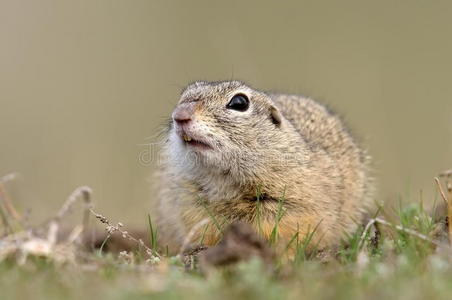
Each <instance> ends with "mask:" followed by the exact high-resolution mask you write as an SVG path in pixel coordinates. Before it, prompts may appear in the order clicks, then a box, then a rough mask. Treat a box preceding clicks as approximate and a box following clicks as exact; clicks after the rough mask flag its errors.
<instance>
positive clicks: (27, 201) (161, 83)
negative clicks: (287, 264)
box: [0, 0, 452, 224]
mask: <svg viewBox="0 0 452 300" xmlns="http://www.w3.org/2000/svg"><path fill="white" fill-rule="evenodd" d="M0 42H1V44H0V175H4V174H7V173H10V172H19V173H20V174H21V177H20V179H19V180H18V181H17V182H14V183H13V184H10V185H9V189H10V191H11V193H12V195H13V197H14V199H15V201H16V203H18V205H19V207H21V208H31V209H32V219H41V218H43V217H44V216H48V215H49V214H51V213H52V212H53V211H55V210H57V209H58V207H59V206H60V204H61V202H62V201H63V200H64V199H65V198H66V196H67V195H68V194H69V193H70V192H71V191H72V190H73V189H74V188H75V187H77V186H79V185H89V186H91V187H92V188H93V189H94V191H95V201H96V205H97V208H98V210H99V211H101V212H102V213H104V214H106V215H108V216H110V217H111V218H112V219H115V220H121V221H126V222H128V224H142V223H144V222H145V216H146V212H147V211H148V210H149V209H150V202H151V201H150V199H151V198H152V195H153V194H152V191H151V189H150V184H149V178H150V174H151V172H152V169H153V166H152V165H151V166H148V165H145V164H143V163H140V160H139V157H140V153H142V151H145V150H146V149H147V148H146V146H143V145H142V144H145V143H149V142H152V141H154V140H155V139H154V138H153V137H154V136H155V134H156V133H157V132H158V131H159V127H160V126H162V124H163V123H164V122H165V119H166V118H167V117H168V116H169V114H170V111H171V109H172V107H173V106H174V104H175V103H176V102H177V100H178V95H179V92H180V90H181V88H182V87H183V86H184V85H186V84H187V83H188V82H191V81H194V80H200V79H204V80H220V79H231V78H234V79H241V80H244V81H246V82H248V83H250V84H251V85H253V86H255V87H256V88H259V89H263V90H272V91H284V92H288V93H301V94H304V95H307V96H311V97H313V98H315V99H317V100H320V101H323V102H326V103H328V104H330V105H331V106H332V107H333V108H335V109H336V111H338V112H339V113H340V114H342V115H343V116H344V117H345V119H346V120H347V122H348V124H349V125H350V126H351V127H352V129H353V131H354V132H355V133H356V134H357V135H358V137H359V138H360V140H361V141H362V144H363V145H365V147H367V148H369V149H370V153H371V154H372V156H373V157H374V167H375V170H376V176H377V178H378V181H379V193H378V199H379V200H384V201H386V202H389V203H390V202H392V201H396V200H398V199H399V198H400V197H402V198H405V199H410V200H412V201H415V200H418V199H419V192H420V191H421V190H422V191H423V194H424V198H425V199H426V201H427V200H430V199H433V198H434V194H435V192H434V186H433V177H434V176H435V175H436V174H438V172H440V171H442V170H444V169H447V168H450V167H452V82H451V79H452V57H451V55H452V2H451V1H414V0H413V1H291V2H288V1H286V2H285V1H280V2H278V1H271V2H263V1H256V2H247V1H159V2H157V1H150V0H149V1H138V0H133V1H125V0H115V1H113V0H109V1H93V0H85V1H81V0H80V1H79V0H77V1H75V0H74V1H49V0H41V1H4V0H0Z"/></svg>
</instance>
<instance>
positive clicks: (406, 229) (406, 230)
mask: <svg viewBox="0 0 452 300" xmlns="http://www.w3.org/2000/svg"><path fill="white" fill-rule="evenodd" d="M374 222H375V223H379V224H382V225H386V226H389V227H392V228H395V229H397V230H398V231H402V232H405V233H408V234H410V235H412V236H415V237H417V238H419V239H421V240H424V241H427V242H429V243H431V244H433V245H435V246H437V247H441V246H442V245H441V244H440V243H438V242H436V241H434V240H432V239H431V238H429V237H428V236H426V235H424V234H422V233H419V232H417V231H415V230H412V229H409V228H405V227H402V226H400V225H394V224H392V223H390V222H388V221H386V220H384V219H381V218H375V219H374Z"/></svg>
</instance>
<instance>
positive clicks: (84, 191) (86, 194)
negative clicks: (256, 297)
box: [55, 186, 93, 221]
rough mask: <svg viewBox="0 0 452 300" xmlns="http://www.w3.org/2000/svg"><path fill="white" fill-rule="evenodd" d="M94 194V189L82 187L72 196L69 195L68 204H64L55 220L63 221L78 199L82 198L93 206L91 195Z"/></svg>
mask: <svg viewBox="0 0 452 300" xmlns="http://www.w3.org/2000/svg"><path fill="white" fill-rule="evenodd" d="M92 193H93V191H92V189H91V188H90V187H88V186H81V187H78V188H76V189H75V190H74V191H73V192H72V194H70V195H69V197H68V198H67V200H66V202H64V204H63V206H62V207H61V208H60V210H59V211H58V213H57V215H56V216H55V219H56V220H57V221H59V220H61V219H62V218H63V217H64V216H65V215H66V214H67V213H68V212H69V211H70V210H71V208H72V206H73V205H74V203H75V202H77V199H79V198H82V199H83V200H84V201H85V203H89V205H91V194H92Z"/></svg>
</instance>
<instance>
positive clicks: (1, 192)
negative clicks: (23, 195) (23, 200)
mask: <svg viewBox="0 0 452 300" xmlns="http://www.w3.org/2000/svg"><path fill="white" fill-rule="evenodd" d="M17 177H18V174H17V173H11V174H7V175H4V176H2V177H0V205H2V203H3V205H2V206H3V207H4V209H3V210H2V211H1V214H2V220H3V223H4V224H5V228H6V229H7V230H8V228H9V229H11V230H12V228H11V224H10V223H9V220H8V216H12V217H13V218H14V220H15V221H16V222H17V223H18V224H19V226H20V227H22V224H21V220H22V217H21V216H20V214H19V213H18V212H17V210H16V209H15V208H14V205H13V204H12V201H11V198H10V197H9V195H8V193H7V191H6V188H5V185H4V184H5V183H6V182H9V181H12V180H14V179H16V178H17ZM0 209H1V207H0Z"/></svg>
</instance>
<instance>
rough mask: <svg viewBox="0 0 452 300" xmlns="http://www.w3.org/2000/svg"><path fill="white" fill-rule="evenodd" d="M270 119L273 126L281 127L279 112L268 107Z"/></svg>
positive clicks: (272, 107) (273, 107)
mask: <svg viewBox="0 0 452 300" xmlns="http://www.w3.org/2000/svg"><path fill="white" fill-rule="evenodd" d="M270 117H271V119H272V122H273V124H275V125H276V126H279V125H281V122H282V116H281V112H280V111H279V109H277V108H276V107H275V106H273V105H272V106H271V107H270Z"/></svg>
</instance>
